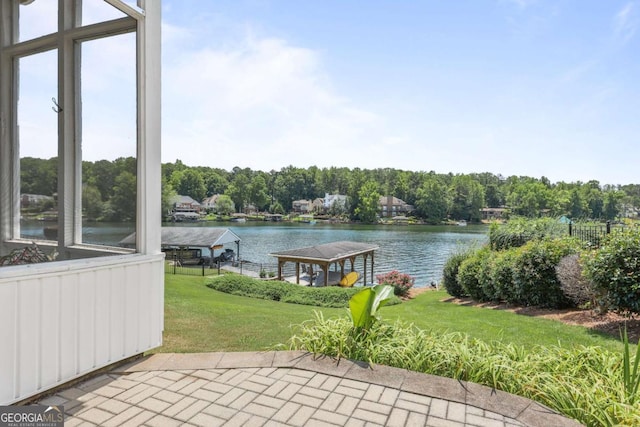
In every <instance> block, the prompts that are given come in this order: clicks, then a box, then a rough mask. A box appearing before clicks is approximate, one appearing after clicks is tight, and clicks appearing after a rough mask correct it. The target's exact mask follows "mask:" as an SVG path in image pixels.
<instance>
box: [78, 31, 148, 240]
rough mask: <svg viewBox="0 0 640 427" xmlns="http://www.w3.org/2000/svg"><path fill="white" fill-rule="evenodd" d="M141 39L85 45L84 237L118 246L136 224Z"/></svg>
mask: <svg viewBox="0 0 640 427" xmlns="http://www.w3.org/2000/svg"><path fill="white" fill-rule="evenodd" d="M135 49H136V39H135V35H134V34H124V35H119V36H114V37H108V38H104V39H98V40H92V41H87V42H84V43H82V71H81V79H82V159H83V167H82V169H83V171H82V183H83V189H82V192H83V193H82V213H83V218H84V221H83V227H82V241H83V243H93V244H100V245H109V246H118V243H119V242H120V240H122V239H123V238H124V237H126V236H127V235H129V234H130V233H132V232H134V231H135V222H136V186H137V180H136V147H137V126H136V67H135V63H136V61H135V59H136V58H135Z"/></svg>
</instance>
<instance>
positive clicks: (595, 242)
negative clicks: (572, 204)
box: [569, 221, 625, 248]
mask: <svg viewBox="0 0 640 427" xmlns="http://www.w3.org/2000/svg"><path fill="white" fill-rule="evenodd" d="M624 229H625V226H624V225H623V224H615V225H614V224H611V222H610V221H607V222H606V223H605V224H589V225H585V224H574V223H571V222H570V223H569V236H573V237H576V238H577V239H578V240H580V241H581V242H583V243H586V244H587V245H589V246H590V247H592V248H598V247H600V244H601V243H602V240H603V239H604V238H605V237H606V236H607V234H611V233H619V232H621V231H623V230H624Z"/></svg>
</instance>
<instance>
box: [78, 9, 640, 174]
mask: <svg viewBox="0 0 640 427" xmlns="http://www.w3.org/2000/svg"><path fill="white" fill-rule="evenodd" d="M163 24H164V25H163V71H162V73H163V141H162V144H163V161H165V162H168V161H175V160H176V159H180V160H182V161H183V162H184V163H185V164H187V165H190V166H197V165H202V166H211V167H219V168H223V169H227V170H230V169H231V168H233V167H235V166H239V167H243V168H244V167H249V168H252V169H260V170H265V171H269V170H272V169H275V170H278V169H280V168H282V167H284V166H288V165H293V166H297V167H308V166H312V165H315V166H318V167H330V166H338V167H342V166H346V167H349V168H355V167H359V168H378V167H392V168H398V169H405V170H414V171H431V170H434V171H436V172H438V173H448V172H453V173H470V172H485V171H486V172H493V173H496V174H498V173H499V174H502V175H505V176H509V175H527V176H533V177H541V176H546V177H548V178H549V179H550V180H551V181H552V182H557V181H567V182H569V181H586V180H589V179H598V180H600V181H601V183H602V184H626V183H639V182H640V179H639V177H638V170H639V168H638V163H639V158H640V156H639V154H640V153H639V150H640V149H639V148H638V147H640V120H639V114H638V113H639V112H640V78H639V76H640V54H639V53H638V52H640V43H639V37H640V34H639V33H638V26H639V25H640V0H633V1H628V0H627V1H617V0H608V1H600V0H571V1H568V0H567V1H564V0H553V1H552V0H474V1H471V0H469V1H427V0H423V1H418V0H414V1H390V0H389V1H378V0H372V1H367V2H360V1H353V0H341V1H340V0H305V1H292V0H291V1H290V0H287V1H285V0H273V1H269V0H264V1H258V0H233V1H203V0H163ZM102 116H104V114H103V115H102ZM113 120H116V119H113ZM114 138H115V137H114ZM85 139H86V138H85ZM96 145H98V146H102V147H105V146H107V145H108V144H96ZM85 152H86V156H87V157H90V156H91V155H92V151H91V150H85ZM95 155H96V156H102V157H108V153H105V152H104V151H102V152H96V153H95Z"/></svg>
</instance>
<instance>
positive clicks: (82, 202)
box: [0, 0, 159, 260]
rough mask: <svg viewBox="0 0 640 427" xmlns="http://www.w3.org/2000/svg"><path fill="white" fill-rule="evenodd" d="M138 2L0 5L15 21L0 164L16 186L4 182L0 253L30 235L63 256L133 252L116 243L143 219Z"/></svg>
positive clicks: (7, 50)
mask: <svg viewBox="0 0 640 427" xmlns="http://www.w3.org/2000/svg"><path fill="white" fill-rule="evenodd" d="M146 1H153V0H146ZM132 3H133V2H130V1H120V0H106V1H99V0H69V1H65V2H57V1H52V0H46V1H40V0H35V1H33V0H32V1H30V0H6V1H5V0H3V1H2V3H1V4H0V19H1V21H0V24H1V25H2V26H3V27H5V28H12V29H13V31H6V32H5V31H3V32H2V35H0V42H1V43H0V46H2V55H1V56H0V58H1V59H0V94H2V95H3V96H2V100H1V101H0V112H1V113H2V116H1V118H2V123H3V127H4V128H5V129H6V132H3V133H2V140H0V171H1V173H2V178H3V180H4V179H7V180H9V181H11V182H12V183H13V184H12V185H11V186H7V188H4V189H0V202H1V203H0V224H1V227H2V228H1V229H0V231H1V233H0V235H1V237H2V241H1V242H0V245H2V246H0V249H1V250H0V254H2V253H4V252H7V248H11V247H12V245H13V246H18V245H20V244H22V245H24V243H25V242H26V241H29V242H30V241H36V242H38V243H39V244H40V245H42V246H45V247H47V246H48V247H51V248H53V247H56V248H57V251H58V259H59V260H64V259H73V258H80V257H86V256H96V255H102V254H109V253H123V252H127V251H131V249H127V250H125V249H123V248H121V247H120V245H119V242H120V240H122V239H123V238H124V237H126V236H128V235H129V234H131V233H132V232H134V231H136V229H137V223H138V220H139V218H137V216H138V215H137V212H138V211H139V206H138V202H137V201H138V199H139V198H138V197H137V192H138V188H139V182H138V181H139V178H138V168H139V166H138V163H139V159H138V157H137V156H138V153H139V152H140V143H141V142H140V138H141V131H140V117H141V109H140V105H139V97H140V95H141V94H142V93H144V92H142V91H141V90H140V88H139V87H137V77H138V76H139V75H138V74H137V73H138V72H139V69H138V67H137V66H136V64H137V61H138V52H137V50H138V43H139V40H138V39H137V36H136V34H137V33H136V31H137V28H138V21H137V19H136V18H138V19H140V17H141V16H142V13H141V10H140V9H138V8H137V6H136V5H134V4H132ZM138 3H140V4H144V3H145V0H141V1H139V2H138ZM58 5H62V6H61V7H60V9H59V8H58ZM58 15H59V16H58ZM15 16H17V17H18V20H17V27H16V22H15V21H14V19H13V18H14V17H15ZM59 22H61V23H62V24H61V25H62V28H58V23H59ZM59 36H62V37H59ZM158 52H159V51H158ZM158 77H159V75H158ZM158 82H159V78H158ZM158 99H159V98H158ZM16 113H17V114H16ZM158 136H159V135H158ZM157 143H158V144H159V138H158V141H157ZM158 153H159V151H158ZM3 182H4V181H3ZM158 197H159V196H158Z"/></svg>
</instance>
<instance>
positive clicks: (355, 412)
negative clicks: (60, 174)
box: [38, 352, 579, 427]
mask: <svg viewBox="0 0 640 427" xmlns="http://www.w3.org/2000/svg"><path fill="white" fill-rule="evenodd" d="M234 355H236V354H235V353H211V354H207V353H201V354H196V355H191V356H192V358H190V355H188V354H187V355H185V354H182V355H168V354H158V355H154V356H151V357H148V358H145V359H142V360H141V361H137V362H133V363H131V364H129V365H127V366H121V367H119V368H116V369H114V370H112V371H111V372H109V373H108V374H106V375H105V374H102V375H100V376H98V377H95V378H92V379H90V380H88V381H85V382H83V383H80V384H76V385H74V386H73V387H71V388H67V389H64V390H60V391H58V392H56V393H55V394H53V395H50V396H47V397H45V398H43V399H41V400H40V401H39V402H38V403H41V404H51V405H54V404H55V405H63V406H64V408H65V412H66V420H65V426H81V425H96V426H122V425H124V426H151V427H153V426H179V425H187V426H206V427H209V426H218V425H220V426H234V425H238V426H251V425H256V426H258V425H259V426H263V425H264V426H376V425H380V426H398V427H409V426H427V427H437V426H447V427H457V426H471V427H494V426H495V427H526V426H531V427H538V426H540V427H542V426H544V427H546V426H550V425H553V426H555V427H575V426H579V424H578V423H576V422H575V421H573V420H570V419H567V418H565V417H562V416H560V415H558V414H556V413H554V412H553V411H551V410H549V409H548V408H545V407H543V406H541V405H539V404H537V403H535V402H532V401H529V400H527V399H523V398H520V397H517V396H513V395H510V394H508V393H502V392H500V394H499V395H498V397H496V396H497V395H496V392H495V391H494V390H491V389H489V388H487V387H483V386H480V385H477V384H466V383H463V382H460V381H455V380H449V379H444V378H440V377H433V376H430V375H421V374H417V373H415V372H408V371H404V370H401V369H394V368H389V367H379V368H380V369H379V371H380V372H381V375H380V376H379V377H378V376H376V369H377V368H378V367H375V366H369V365H367V364H363V363H362V362H357V363H356V362H351V361H347V360H340V361H339V362H337V361H335V360H332V359H331V358H328V357H322V358H314V357H313V356H312V355H309V354H306V353H302V352H260V353H254V355H255V358H254V359H253V360H255V366H252V363H251V360H252V357H251V356H252V354H251V353H238V354H237V355H238V358H237V366H234V362H233V361H234ZM421 381H422V382H421Z"/></svg>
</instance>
